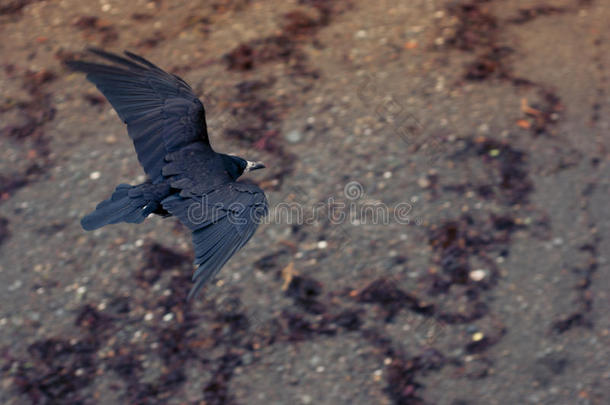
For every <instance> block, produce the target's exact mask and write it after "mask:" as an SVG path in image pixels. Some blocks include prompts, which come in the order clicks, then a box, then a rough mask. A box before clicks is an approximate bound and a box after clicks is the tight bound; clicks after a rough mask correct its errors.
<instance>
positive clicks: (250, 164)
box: [244, 160, 265, 172]
mask: <svg viewBox="0 0 610 405" xmlns="http://www.w3.org/2000/svg"><path fill="white" fill-rule="evenodd" d="M264 168H265V165H264V164H263V163H262V162H251V161H249V160H248V164H247V165H246V170H244V172H251V171H252V170H257V169H264Z"/></svg>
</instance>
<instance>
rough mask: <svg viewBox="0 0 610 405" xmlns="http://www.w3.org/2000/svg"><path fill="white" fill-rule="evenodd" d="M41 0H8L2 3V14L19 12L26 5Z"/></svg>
mask: <svg viewBox="0 0 610 405" xmlns="http://www.w3.org/2000/svg"><path fill="white" fill-rule="evenodd" d="M37 1H41V0H8V1H5V2H3V4H2V5H0V15H11V14H19V13H21V11H22V10H23V8H24V7H25V6H27V5H28V4H31V3H35V2H37Z"/></svg>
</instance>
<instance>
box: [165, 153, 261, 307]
mask: <svg viewBox="0 0 610 405" xmlns="http://www.w3.org/2000/svg"><path fill="white" fill-rule="evenodd" d="M205 153H206V152H205V151H204V150H202V148H201V146H199V145H192V146H189V147H187V148H184V149H182V150H181V151H178V152H175V153H173V154H169V155H168V156H167V160H168V163H167V165H166V166H165V168H164V169H163V175H164V176H166V177H168V178H169V179H170V184H171V186H172V187H173V188H177V189H180V190H181V192H180V193H177V194H173V195H171V196H169V197H167V198H166V199H164V200H163V201H162V202H161V204H162V206H163V208H164V209H165V210H167V211H168V212H169V213H170V214H172V215H174V216H176V217H177V218H178V219H179V220H180V222H182V223H183V224H184V225H186V226H187V227H188V228H189V229H190V230H191V231H192V232H193V244H194V247H195V265H198V266H199V267H198V268H197V270H196V271H195V274H193V281H195V285H194V286H193V288H192V289H191V291H190V293H189V296H188V298H189V299H190V298H191V297H192V296H194V295H195V294H196V293H197V292H198V291H199V290H200V289H201V287H203V285H204V284H205V283H206V281H208V280H210V279H212V278H213V277H214V276H215V275H216V274H217V273H218V272H219V271H220V269H221V268H222V266H223V265H224V264H225V263H226V262H227V261H228V260H229V259H230V258H231V256H233V255H234V254H235V253H236V252H237V251H238V250H239V249H241V247H242V246H244V245H245V244H246V243H247V242H248V240H250V238H251V237H252V235H254V232H255V231H256V229H257V228H258V225H259V224H260V223H261V222H262V220H263V218H264V217H265V216H266V215H267V212H268V203H267V199H266V198H265V193H264V192H263V190H261V189H260V188H259V187H258V186H256V185H254V184H250V183H243V182H239V181H237V182H236V181H232V180H230V181H227V180H225V181H224V182H222V183H216V184H213V183H211V181H210V179H209V178H208V179H206V176H201V175H197V173H198V172H199V170H197V169H196V167H197V165H198V164H199V163H200V162H201V161H203V159H204V157H203V156H202V155H203V154H205Z"/></svg>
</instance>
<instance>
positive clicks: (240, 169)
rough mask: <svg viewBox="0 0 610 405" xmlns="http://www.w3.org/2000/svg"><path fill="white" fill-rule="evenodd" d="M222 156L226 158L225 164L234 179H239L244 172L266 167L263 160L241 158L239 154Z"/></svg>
mask: <svg viewBox="0 0 610 405" xmlns="http://www.w3.org/2000/svg"><path fill="white" fill-rule="evenodd" d="M222 158H223V160H224V165H225V168H226V169H227V172H229V174H230V175H231V177H233V179H237V178H238V177H239V176H241V175H242V174H244V173H247V172H250V171H252V170H258V169H264V168H265V165H264V164H262V163H261V162H253V161H250V160H246V159H243V158H240V157H239V156H233V155H222Z"/></svg>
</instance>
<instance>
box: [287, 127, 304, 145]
mask: <svg viewBox="0 0 610 405" xmlns="http://www.w3.org/2000/svg"><path fill="white" fill-rule="evenodd" d="M285 138H286V140H287V141H288V142H290V143H298V142H300V141H301V139H302V138H303V134H301V132H300V131H297V130H296V129H295V130H292V131H290V132H288V133H287V134H286V136H285Z"/></svg>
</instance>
